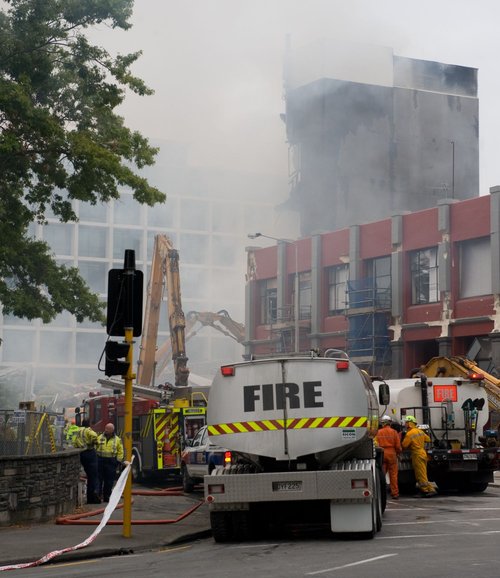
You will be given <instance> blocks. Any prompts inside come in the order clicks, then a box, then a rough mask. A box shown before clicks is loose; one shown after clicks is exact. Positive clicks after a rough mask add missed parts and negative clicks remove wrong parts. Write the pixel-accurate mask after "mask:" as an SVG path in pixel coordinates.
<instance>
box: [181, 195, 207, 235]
mask: <svg viewBox="0 0 500 578" xmlns="http://www.w3.org/2000/svg"><path fill="white" fill-rule="evenodd" d="M209 223H210V205H209V203H207V202H206V201H200V199H183V200H181V229H191V230H195V231H208V229H209Z"/></svg>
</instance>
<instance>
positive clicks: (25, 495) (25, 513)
mask: <svg viewBox="0 0 500 578" xmlns="http://www.w3.org/2000/svg"><path fill="white" fill-rule="evenodd" d="M79 477H80V457H79V452H78V451H76V450H67V451H63V452H57V453H54V454H48V455H35V456H7V457H3V456H0V526H10V525H12V524H18V523H26V522H28V523H29V522H46V521H49V520H53V519H55V518H56V517H57V516H60V515H62V514H67V513H69V512H73V511H74V509H75V507H76V506H77V505H78V482H79Z"/></svg>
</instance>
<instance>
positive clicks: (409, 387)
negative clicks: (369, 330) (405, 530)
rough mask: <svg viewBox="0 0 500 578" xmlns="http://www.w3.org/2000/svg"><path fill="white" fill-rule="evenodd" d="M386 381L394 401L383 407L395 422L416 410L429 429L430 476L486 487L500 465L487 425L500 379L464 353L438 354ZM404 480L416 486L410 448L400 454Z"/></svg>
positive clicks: (461, 486) (451, 485) (464, 487)
mask: <svg viewBox="0 0 500 578" xmlns="http://www.w3.org/2000/svg"><path fill="white" fill-rule="evenodd" d="M464 361H465V363H464ZM377 381H378V378H374V383H375V384H376V383H377ZM385 383H387V385H388V386H389V389H390V394H391V401H390V404H389V405H388V406H387V407H386V409H385V410H384V413H388V414H389V415H391V416H392V417H393V419H394V421H395V422H398V421H401V422H402V421H403V420H404V417H405V416H406V415H413V416H415V417H416V419H417V420H418V423H419V427H422V428H424V429H427V431H428V434H429V437H430V438H431V440H432V443H431V444H430V447H428V448H427V454H428V457H429V461H428V472H429V479H430V480H433V481H435V482H436V483H437V485H438V487H439V488H441V489H458V490H461V491H475V492H483V491H484V490H485V489H486V488H487V487H488V484H489V483H490V482H492V481H493V474H494V472H495V471H497V470H498V469H500V448H499V447H498V442H497V440H496V439H494V438H491V440H492V441H493V439H494V442H493V443H491V441H490V438H489V434H490V430H489V429H488V423H489V422H490V413H489V410H490V411H494V410H497V409H498V407H499V400H500V395H499V394H500V388H499V387H498V383H500V381H499V380H497V379H496V378H494V377H493V376H490V375H489V374H487V373H485V372H483V371H482V370H480V369H479V367H477V366H475V365H474V364H473V362H471V361H470V360H466V359H465V358H445V357H438V358H432V359H431V360H430V361H429V362H428V363H427V364H426V365H424V366H422V367H421V368H419V369H418V371H416V372H415V373H414V375H413V377H411V378H409V379H388V380H386V381H385ZM491 433H494V434H496V432H491ZM399 483H400V489H401V490H402V491H406V490H410V489H413V488H414V487H415V486H414V484H415V480H414V476H413V469H412V466H411V460H410V455H409V453H408V452H403V454H402V455H401V457H400V462H399Z"/></svg>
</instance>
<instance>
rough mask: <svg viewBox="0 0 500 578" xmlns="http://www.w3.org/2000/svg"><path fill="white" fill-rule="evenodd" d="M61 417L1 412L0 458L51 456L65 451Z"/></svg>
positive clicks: (21, 411) (63, 422)
mask: <svg viewBox="0 0 500 578" xmlns="http://www.w3.org/2000/svg"><path fill="white" fill-rule="evenodd" d="M64 427H65V421H64V416H63V415H62V414H57V413H49V412H39V411H27V410H22V409H20V410H0V456H27V455H35V454H50V453H55V452H57V451H61V450H62V449H64V447H65V440H64Z"/></svg>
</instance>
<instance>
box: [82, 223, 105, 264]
mask: <svg viewBox="0 0 500 578" xmlns="http://www.w3.org/2000/svg"><path fill="white" fill-rule="evenodd" d="M107 235H108V229H107V228H106V227H87V226H86V225H80V227H79V230H78V255H79V257H106V238H107Z"/></svg>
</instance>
